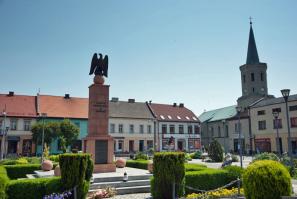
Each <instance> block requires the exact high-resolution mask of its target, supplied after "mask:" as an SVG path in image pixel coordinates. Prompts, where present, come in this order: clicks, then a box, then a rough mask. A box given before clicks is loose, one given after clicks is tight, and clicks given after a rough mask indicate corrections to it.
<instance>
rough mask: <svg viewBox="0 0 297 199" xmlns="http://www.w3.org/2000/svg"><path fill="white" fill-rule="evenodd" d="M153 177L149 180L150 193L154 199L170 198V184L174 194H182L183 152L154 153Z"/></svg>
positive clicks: (183, 175) (183, 174)
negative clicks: (173, 186) (150, 185)
mask: <svg viewBox="0 0 297 199" xmlns="http://www.w3.org/2000/svg"><path fill="white" fill-rule="evenodd" d="M153 161H154V165H153V170H154V178H153V180H151V184H152V189H151V194H152V196H153V198H154V199H171V198H172V191H173V190H172V189H173V188H172V185H173V183H174V185H175V193H176V195H175V196H182V195H183V194H184V182H185V180H184V177H185V165H184V162H185V154H184V153H178V152H161V153H155V155H154V160H153Z"/></svg>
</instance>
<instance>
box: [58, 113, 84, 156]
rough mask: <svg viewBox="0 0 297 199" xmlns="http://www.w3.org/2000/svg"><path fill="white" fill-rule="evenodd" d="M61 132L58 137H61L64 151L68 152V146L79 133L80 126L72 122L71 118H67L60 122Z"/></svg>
mask: <svg viewBox="0 0 297 199" xmlns="http://www.w3.org/2000/svg"><path fill="white" fill-rule="evenodd" d="M59 132H60V134H59V135H58V137H59V138H60V140H61V142H60V144H61V147H62V149H63V152H64V153H65V152H66V149H67V146H70V145H71V144H72V143H73V142H74V141H75V140H76V139H77V138H78V135H79V128H78V127H77V126H76V125H75V124H73V123H72V122H70V120H68V119H65V120H63V121H62V122H60V131H59Z"/></svg>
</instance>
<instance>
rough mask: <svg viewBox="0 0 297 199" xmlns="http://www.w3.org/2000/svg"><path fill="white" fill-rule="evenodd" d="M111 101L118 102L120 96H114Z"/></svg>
mask: <svg viewBox="0 0 297 199" xmlns="http://www.w3.org/2000/svg"><path fill="white" fill-rule="evenodd" d="M111 101H112V102H118V101H119V98H118V97H113V98H111Z"/></svg>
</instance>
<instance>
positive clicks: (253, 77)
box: [251, 73, 255, 82]
mask: <svg viewBox="0 0 297 199" xmlns="http://www.w3.org/2000/svg"><path fill="white" fill-rule="evenodd" d="M251 80H252V82H254V81H255V74H254V73H251Z"/></svg>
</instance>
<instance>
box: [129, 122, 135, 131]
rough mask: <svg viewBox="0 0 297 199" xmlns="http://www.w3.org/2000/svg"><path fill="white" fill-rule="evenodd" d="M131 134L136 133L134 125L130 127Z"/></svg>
mask: <svg viewBox="0 0 297 199" xmlns="http://www.w3.org/2000/svg"><path fill="white" fill-rule="evenodd" d="M129 132H130V133H134V125H133V124H130V125H129Z"/></svg>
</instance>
